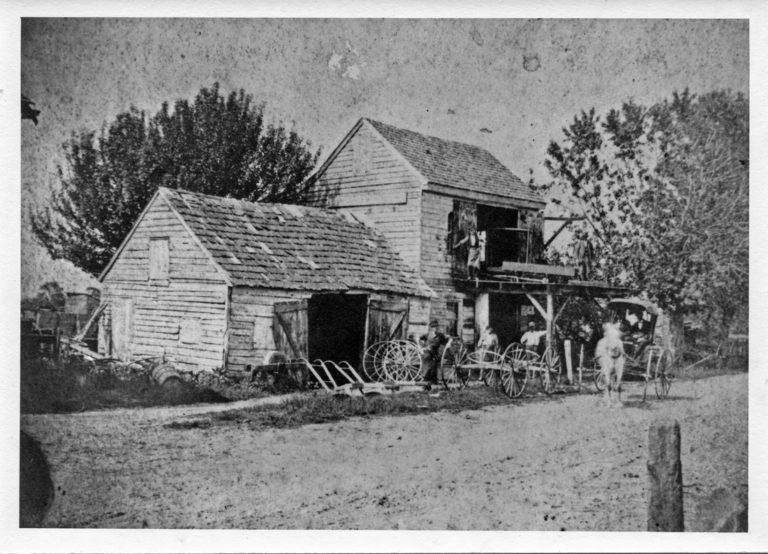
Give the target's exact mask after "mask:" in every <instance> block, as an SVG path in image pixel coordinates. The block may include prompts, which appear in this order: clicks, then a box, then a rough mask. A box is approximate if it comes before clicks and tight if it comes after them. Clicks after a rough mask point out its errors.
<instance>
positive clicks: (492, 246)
mask: <svg viewBox="0 0 768 554" xmlns="http://www.w3.org/2000/svg"><path fill="white" fill-rule="evenodd" d="M518 215H519V214H518V211H517V210H511V209H509V208H498V207H496V206H486V205H484V204H478V205H477V230H478V231H484V232H485V233H486V244H485V266H486V267H494V268H497V267H501V265H502V263H503V262H505V261H508V262H524V261H526V260H525V259H521V258H524V257H525V251H526V240H527V233H524V232H522V233H521V231H520V230H519V229H518V228H517V227H518V224H519V221H518Z"/></svg>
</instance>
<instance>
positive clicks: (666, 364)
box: [653, 350, 672, 398]
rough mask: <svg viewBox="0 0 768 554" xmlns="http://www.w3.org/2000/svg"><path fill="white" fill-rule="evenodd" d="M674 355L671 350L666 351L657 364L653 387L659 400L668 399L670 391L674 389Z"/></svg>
mask: <svg viewBox="0 0 768 554" xmlns="http://www.w3.org/2000/svg"><path fill="white" fill-rule="evenodd" d="M671 367H672V354H671V353H670V352H669V350H664V351H663V352H662V353H661V356H659V361H658V362H657V363H656V372H655V374H654V379H653V385H654V387H655V388H656V397H657V398H666V397H667V395H668V394H669V389H670V388H672V375H671V373H670V369H671Z"/></svg>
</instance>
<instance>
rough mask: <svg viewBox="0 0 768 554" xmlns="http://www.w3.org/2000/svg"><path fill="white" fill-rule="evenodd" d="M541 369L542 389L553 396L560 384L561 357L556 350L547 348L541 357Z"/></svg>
mask: <svg viewBox="0 0 768 554" xmlns="http://www.w3.org/2000/svg"><path fill="white" fill-rule="evenodd" d="M539 367H540V369H541V371H539V378H540V379H541V388H542V389H544V392H545V393H546V394H552V393H553V392H555V389H556V388H557V385H558V384H559V383H560V356H559V355H558V353H557V351H556V350H555V349H554V348H552V347H551V346H549V347H547V349H546V350H545V351H544V354H543V355H542V356H541V363H540V364H539Z"/></svg>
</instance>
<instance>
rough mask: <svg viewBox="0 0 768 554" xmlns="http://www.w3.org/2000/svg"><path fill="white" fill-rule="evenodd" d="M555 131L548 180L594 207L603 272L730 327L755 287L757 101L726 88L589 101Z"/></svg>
mask: <svg viewBox="0 0 768 554" xmlns="http://www.w3.org/2000/svg"><path fill="white" fill-rule="evenodd" d="M563 133H564V139H563V140H562V141H561V142H560V143H558V142H555V141H552V142H551V143H550V145H549V148H548V150H547V158H546V161H545V166H546V167H547V169H548V170H549V173H550V175H551V176H552V178H553V180H552V181H551V182H549V183H546V184H544V185H542V186H541V187H540V188H541V189H542V190H544V191H547V192H550V193H557V192H559V193H562V192H563V191H565V192H566V195H565V196H566V198H567V200H566V201H568V202H571V203H573V204H575V207H578V208H577V209H579V210H581V211H582V212H583V213H584V215H585V216H586V217H587V221H588V227H589V230H590V235H591V237H592V238H593V240H594V239H596V240H595V242H596V243H597V244H596V245H597V247H598V251H599V257H600V258H602V265H601V266H600V267H598V268H597V273H598V274H599V276H600V277H602V278H605V279H607V280H609V281H611V282H613V283H614V284H624V285H630V286H633V287H636V288H639V289H641V290H644V291H646V292H647V293H648V294H649V296H650V297H651V298H652V299H653V300H654V301H655V302H657V303H658V304H659V305H660V306H661V307H662V308H663V309H665V310H667V311H668V312H669V313H671V314H672V320H673V323H675V324H676V325H677V326H678V328H679V327H681V325H682V317H683V316H684V315H686V314H697V315H700V316H703V317H704V318H705V319H706V320H712V319H713V318H716V320H717V321H718V323H719V325H720V329H721V331H722V332H727V330H728V327H729V325H730V323H731V321H732V320H733V317H734V315H735V314H736V313H737V312H738V311H739V310H742V309H744V308H745V307H746V305H747V302H748V294H747V290H748V286H749V267H748V261H749V234H748V229H749V180H748V177H749V101H748V99H747V98H746V97H745V96H744V95H742V94H733V93H731V92H728V91H717V92H711V93H708V94H704V95H702V96H699V97H697V96H694V95H692V94H690V93H689V92H688V91H687V90H686V91H684V92H682V93H679V94H678V93H675V94H674V95H673V96H672V99H671V100H664V101H662V102H659V103H657V104H654V105H653V106H651V107H649V108H647V107H644V106H641V105H639V104H636V103H634V102H633V101H628V102H625V103H624V104H623V105H622V106H621V108H620V109H617V110H616V109H615V110H610V111H609V112H608V113H607V114H606V117H605V119H604V121H601V119H600V117H599V116H597V115H596V114H595V110H594V109H591V110H589V111H582V112H581V113H580V114H579V115H577V116H576V117H575V118H574V120H573V123H572V124H570V125H569V126H568V127H567V128H565V129H563Z"/></svg>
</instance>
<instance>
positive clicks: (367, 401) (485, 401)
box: [212, 386, 511, 429]
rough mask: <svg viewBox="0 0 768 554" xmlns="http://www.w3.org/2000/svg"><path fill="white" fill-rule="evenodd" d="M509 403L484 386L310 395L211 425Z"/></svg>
mask: <svg viewBox="0 0 768 554" xmlns="http://www.w3.org/2000/svg"><path fill="white" fill-rule="evenodd" d="M510 402H511V401H510V400H509V398H507V397H506V396H504V394H502V393H501V392H499V391H497V390H493V389H490V388H488V387H484V386H479V387H471V388H468V389H465V390H463V391H450V392H448V391H444V390H443V391H440V392H439V393H432V394H430V393H421V392H413V393H402V394H395V395H392V396H371V397H355V398H349V397H334V396H326V395H312V396H300V397H296V398H292V399H290V400H287V401H285V402H283V403H281V404H279V405H276V406H257V407H253V408H245V409H241V410H230V411H226V412H222V413H218V414H214V415H213V416H212V422H213V424H214V425H232V424H235V425H240V424H246V425H247V426H248V427H250V428H251V429H265V428H277V429H285V428H295V427H301V426H302V425H308V424H311V423H330V422H334V421H341V420H344V419H349V418H351V417H381V416H401V415H409V414H419V413H428V412H439V411H449V412H452V413H457V412H462V411H466V410H477V409H480V408H484V407H486V406H494V405H498V404H509V403H510Z"/></svg>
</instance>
